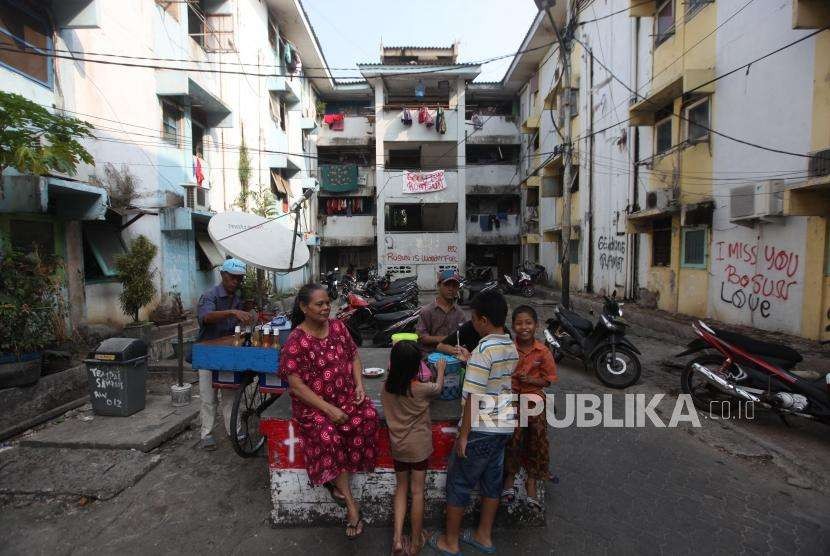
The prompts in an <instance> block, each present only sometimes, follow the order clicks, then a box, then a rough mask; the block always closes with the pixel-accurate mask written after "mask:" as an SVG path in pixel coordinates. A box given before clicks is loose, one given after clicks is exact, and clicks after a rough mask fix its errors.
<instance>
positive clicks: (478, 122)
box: [473, 112, 484, 131]
mask: <svg viewBox="0 0 830 556" xmlns="http://www.w3.org/2000/svg"><path fill="white" fill-rule="evenodd" d="M483 127H484V122H483V121H482V119H481V116H479V115H478V112H476V113H475V114H473V129H474V130H476V131H478V130H479V129H482V128H483Z"/></svg>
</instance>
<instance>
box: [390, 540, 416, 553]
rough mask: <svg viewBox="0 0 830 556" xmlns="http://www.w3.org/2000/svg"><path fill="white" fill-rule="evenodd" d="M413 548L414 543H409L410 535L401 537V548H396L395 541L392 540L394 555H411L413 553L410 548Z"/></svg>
mask: <svg viewBox="0 0 830 556" xmlns="http://www.w3.org/2000/svg"><path fill="white" fill-rule="evenodd" d="M411 549H412V545H411V544H410V543H409V537H407V536H406V535H404V536H403V537H401V548H400V549H398V548H395V543H394V541H393V542H392V556H409V555H410V554H412V553H411V552H410V550H411Z"/></svg>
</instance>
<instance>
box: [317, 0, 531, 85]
mask: <svg viewBox="0 0 830 556" xmlns="http://www.w3.org/2000/svg"><path fill="white" fill-rule="evenodd" d="M302 3H303V6H304V7H305V10H306V13H308V17H309V19H310V20H311V24H312V25H313V26H314V32H315V33H317V37H318V38H319V40H320V44H321V46H322V48H323V53H324V54H325V56H326V61H327V62H328V64H329V66H330V67H349V68H352V67H354V66H355V64H357V63H358V62H378V61H379V60H378V58H379V53H380V43H381V42H383V43H384V44H386V45H388V46H399V45H407V46H449V45H451V44H452V43H453V41H455V40H458V41H459V42H460V59H459V61H460V62H476V61H479V60H483V59H486V58H490V57H493V56H499V55H503V54H508V53H512V52H515V51H516V50H518V49H519V47H520V46H521V43H522V39H524V37H525V34H526V33H527V30H528V28H529V27H530V24H531V23H532V22H533V18H534V17H535V16H536V5H535V4H534V3H533V0H513V1H511V2H505V1H504V0H417V1H415V2H406V3H404V2H400V1H390V0H302ZM404 6H407V7H408V8H409V9H408V11H407V12H406V17H404V16H403V15H404V14H403V13H402V11H401V8H402V7H404ZM510 61H511V60H510V59H509V58H507V59H504V60H499V61H496V62H493V63H490V64H486V65H484V66H482V68H481V75H480V76H479V77H478V78H477V79H476V81H499V80H501V78H502V76H503V75H504V72H505V70H506V69H507V67H508V66H509V65H510ZM332 73H333V74H334V75H335V76H336V77H337V76H341V77H343V76H345V77H354V76H356V75H357V71H356V70H342V71H332Z"/></svg>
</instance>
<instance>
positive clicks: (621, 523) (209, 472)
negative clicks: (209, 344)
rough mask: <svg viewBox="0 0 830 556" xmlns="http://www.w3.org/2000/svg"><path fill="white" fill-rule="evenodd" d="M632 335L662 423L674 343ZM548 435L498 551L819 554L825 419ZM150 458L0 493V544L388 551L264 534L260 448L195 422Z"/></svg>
mask: <svg viewBox="0 0 830 556" xmlns="http://www.w3.org/2000/svg"><path fill="white" fill-rule="evenodd" d="M511 301H518V300H511ZM537 305H538V306H537V308H538V309H539V310H540V312H541V314H542V317H543V318H544V317H545V316H546V315H547V314H548V312H549V311H551V310H552V304H549V303H541V302H540V303H537ZM642 332H643V335H635V336H632V340H633V341H634V343H635V344H636V345H637V346H638V347H639V348H640V349H641V350H642V351H643V352H644V357H643V376H642V380H641V382H640V383H639V384H638V385H635V386H634V387H632V388H630V389H629V390H628V393H643V394H647V395H648V394H653V393H664V394H667V396H668V400H667V401H666V402H664V404H663V405H661V415H662V416H663V418H664V420H666V421H667V420H668V415H669V414H670V411H671V407H672V405H673V396H674V395H676V394H677V392H678V390H679V386H678V376H679V369H677V368H675V367H670V366H666V365H664V364H663V363H664V362H665V361H667V360H670V359H671V356H672V355H673V354H674V353H676V352H678V351H680V345H679V342H671V341H668V340H667V339H666V338H665V337H661V338H660V339H657V338H655V337H654V336H653V335H646V334H648V331H642ZM364 353H365V354H366V358H367V359H372V360H373V362H377V361H383V360H384V359H385V358H386V353H385V350H383V351H376V350H371V351H365V352H364ZM559 374H560V380H559V382H558V383H557V384H556V385H555V386H554V387H553V388H552V391H553V392H555V393H556V394H557V395H560V394H563V393H599V394H604V393H610V394H614V396H613V402H612V403H613V407H614V409H615V410H616V411H618V412H616V413H615V416H616V415H620V414H622V408H623V405H624V397H623V396H622V395H621V393H620V392H613V391H611V390H608V389H606V388H604V387H602V386H601V385H600V384H599V382H598V381H597V380H596V379H595V378H594V377H593V376H592V375H590V374H589V373H587V372H586V371H584V370H583V369H582V368H581V365H580V364H579V363H577V362H575V361H570V360H565V361H563V363H562V365H561V368H560V372H559ZM560 416H561V415H560ZM549 433H550V440H551V453H552V471H553V473H554V475H555V476H556V481H555V482H553V483H550V484H549V488H548V500H547V502H548V508H549V511H548V514H547V524H546V526H545V527H540V528H533V529H523V530H510V529H500V530H498V531H497V532H496V536H495V539H496V544H497V546H498V548H499V550H500V553H502V554H545V553H557V554H577V553H588V554H605V553H614V554H621V553H622V554H629V553H630V554H635V553H636V554H662V553H670V554H678V553H717V554H734V553H739V552H741V553H744V552H746V553H784V552H786V553H793V554H827V553H828V552H830V522H828V520H827V516H828V515H830V497H828V492H829V491H830V485H828V480H827V478H826V476H827V469H828V468H830V442H828V440H827V439H828V434H830V429H827V428H826V427H822V426H820V425H815V424H812V423H808V422H804V421H793V422H792V426H791V427H787V426H785V425H784V424H783V423H781V422H780V421H779V420H778V419H774V418H771V417H769V416H767V415H763V414H760V413H759V414H757V415H756V416H755V419H754V420H729V421H723V420H714V419H705V418H704V419H702V426H701V428H692V427H689V426H682V427H680V428H676V429H669V428H655V427H652V426H647V427H644V428H635V429H623V428H601V427H597V428H575V427H569V428H563V429H551V430H550V431H549ZM11 449H12V450H16V449H18V448H14V447H13V448H11ZM3 455H4V454H3V453H2V452H0V457H2V456H3ZM151 455H153V456H157V457H158V462H157V463H156V464H155V465H154V466H153V467H152V468H151V469H150V470H149V471H147V472H146V474H145V475H143V477H142V478H140V480H138V482H137V483H136V484H135V485H134V486H132V487H129V488H126V489H125V490H123V491H122V492H121V493H120V494H118V495H117V496H115V497H114V498H111V499H109V500H96V499H94V498H93V499H91V498H89V497H86V496H82V497H79V496H71V495H69V496H64V495H31V494H26V495H0V531H2V532H3V534H2V538H3V541H2V544H0V553H3V554H20V553H24V552H25V553H47V552H48V553H51V554H75V553H78V554H85V553H115V552H119V553H125V554H138V553H142V554H146V553H149V552H154V553H185V554H190V553H197V552H201V553H204V552H205V551H210V552H218V553H266V552H274V553H276V552H279V553H285V554H294V553H299V552H304V553H313V552H315V551H320V552H321V553H325V554H378V553H382V552H388V551H389V549H390V539H391V531H390V530H388V529H369V530H367V532H366V533H365V534H364V535H363V536H362V537H361V538H360V539H358V540H356V541H348V540H346V538H345V535H344V531H343V529H342V528H314V529H312V528H298V529H286V530H277V529H272V528H271V527H270V526H269V524H268V511H269V509H270V508H269V496H268V474H267V472H266V461H265V459H264V457H262V458H255V459H250V460H243V459H241V458H239V457H238V456H236V454H235V453H234V452H233V451H232V449H231V446H230V444H229V441H228V440H227V439H225V438H221V439H220V442H219V448H218V450H217V451H215V452H203V451H202V450H200V449H199V447H198V433H197V431H196V430H195V424H194V426H193V427H192V428H191V429H188V430H187V431H185V432H184V433H182V434H180V435H179V436H178V437H176V438H174V439H172V440H170V441H168V442H166V443H165V444H163V445H161V446H160V447H158V448H156V449H155V450H153V451H152V452H151ZM4 471H5V470H4V469H3V468H2V463H0V473H4ZM424 553H428V551H425V552H424ZM465 553H469V554H472V553H474V551H472V550H467V551H465Z"/></svg>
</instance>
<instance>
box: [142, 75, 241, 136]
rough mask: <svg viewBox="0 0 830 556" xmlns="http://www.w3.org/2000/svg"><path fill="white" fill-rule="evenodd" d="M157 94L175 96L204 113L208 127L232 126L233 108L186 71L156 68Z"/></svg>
mask: <svg viewBox="0 0 830 556" xmlns="http://www.w3.org/2000/svg"><path fill="white" fill-rule="evenodd" d="M156 94H157V95H158V96H160V97H173V98H175V99H177V100H178V101H179V102H182V103H184V104H187V105H189V106H191V107H193V108H198V109H199V110H200V111H201V112H202V113H204V115H205V118H206V121H205V124H206V125H207V126H208V127H231V125H232V120H231V109H230V108H228V106H227V105H225V103H224V102H222V100H221V99H220V98H218V97H216V96H215V95H213V93H211V92H210V91H208V90H207V89H206V88H205V86H203V85H200V84H199V83H197V82H196V81H195V80H194V79H193V78H192V77H190V76H188V75H187V72H185V71H179V70H166V69H165V70H156Z"/></svg>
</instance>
